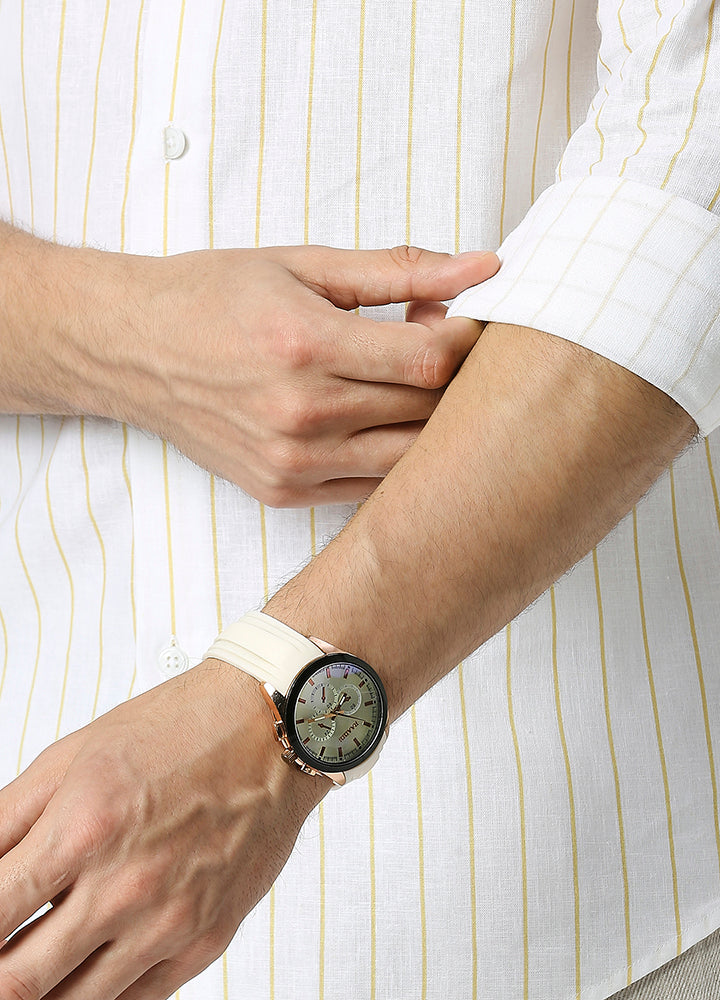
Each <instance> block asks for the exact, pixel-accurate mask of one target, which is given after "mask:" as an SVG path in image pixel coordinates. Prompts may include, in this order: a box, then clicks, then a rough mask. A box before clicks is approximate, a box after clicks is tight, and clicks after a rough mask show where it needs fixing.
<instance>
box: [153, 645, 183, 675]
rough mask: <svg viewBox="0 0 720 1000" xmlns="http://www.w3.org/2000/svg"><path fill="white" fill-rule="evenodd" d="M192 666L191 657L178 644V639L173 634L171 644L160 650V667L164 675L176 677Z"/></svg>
mask: <svg viewBox="0 0 720 1000" xmlns="http://www.w3.org/2000/svg"><path fill="white" fill-rule="evenodd" d="M189 666H190V657H189V656H188V655H187V653H186V652H185V650H184V649H181V648H180V646H178V644H177V639H176V638H175V636H172V637H171V639H170V645H169V646H166V647H165V648H164V649H161V650H160V655H159V656H158V669H159V670H160V673H161V674H162V675H163V677H176V676H177V675H178V674H181V673H183V671H185V670H187V668H188V667H189Z"/></svg>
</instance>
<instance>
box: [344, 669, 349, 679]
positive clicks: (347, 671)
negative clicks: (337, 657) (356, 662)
mask: <svg viewBox="0 0 720 1000" xmlns="http://www.w3.org/2000/svg"><path fill="white" fill-rule="evenodd" d="M349 673H350V667H345V673H344V674H343V677H345V678H347V676H348V675H349Z"/></svg>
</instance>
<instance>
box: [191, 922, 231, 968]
mask: <svg viewBox="0 0 720 1000" xmlns="http://www.w3.org/2000/svg"><path fill="white" fill-rule="evenodd" d="M230 940H231V938H230V937H229V936H228V934H227V933H226V932H225V931H224V930H223V929H222V928H221V927H213V928H212V929H211V930H209V931H206V932H205V933H204V934H203V935H201V936H200V937H199V938H198V940H197V942H196V944H195V950H196V959H197V960H198V961H199V962H200V963H201V964H202V965H203V966H207V965H210V963H211V962H214V961H215V959H216V958H220V956H221V955H222V953H223V952H224V951H225V949H226V948H227V946H228V944H229V943H230Z"/></svg>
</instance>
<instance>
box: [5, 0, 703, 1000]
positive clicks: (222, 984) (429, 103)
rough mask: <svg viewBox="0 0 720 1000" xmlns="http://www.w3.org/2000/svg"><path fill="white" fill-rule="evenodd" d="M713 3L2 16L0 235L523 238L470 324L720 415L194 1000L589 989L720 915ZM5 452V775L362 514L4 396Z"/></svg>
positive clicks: (25, 7)
mask: <svg viewBox="0 0 720 1000" xmlns="http://www.w3.org/2000/svg"><path fill="white" fill-rule="evenodd" d="M598 13H599V24H598V20H597V18H596V14H598ZM719 18H720V14H718V12H717V9H716V5H715V3H714V2H712V3H709V2H694V0H685V2H684V3H682V2H680V0H657V2H655V0H624V2H620V0H617V2H615V3H612V2H605V0H603V2H601V4H600V6H599V8H598V11H596V7H595V4H594V3H591V2H589V0H575V2H574V3H573V2H571V0H555V2H554V3H551V2H538V0H508V2H507V3H479V2H476V0H443V3H442V4H438V3H434V2H430V0H253V2H250V0H107V2H106V3H105V4H97V3H92V2H90V0H66V2H61V0H25V2H24V3H22V4H18V3H12V2H9V0H5V2H3V3H1V4H0V145H1V147H2V156H1V157H0V212H1V213H2V216H3V217H4V218H5V219H7V220H9V221H13V222H14V223H15V224H16V225H20V226H23V227H25V228H27V229H29V230H32V231H34V232H35V233H37V234H39V235H42V236H44V237H47V238H49V239H56V240H58V241H59V242H63V243H69V244H82V243H86V244H90V245H93V246H97V247H100V248H104V249H108V250H122V251H125V252H128V253H135V254H164V253H168V254H170V253H178V252H181V251H185V250H191V249H199V248H210V247H216V248H218V247H232V246H240V247H253V246H260V245H267V244H295V243H303V242H313V243H325V244H332V245H337V246H345V247H380V246H392V245H396V244H399V243H404V242H410V243H414V244H417V245H421V246H427V247H430V248H432V249H437V250H445V251H450V252H456V251H461V250H467V249H478V248H493V247H496V246H500V245H501V254H502V258H503V266H502V269H501V271H500V272H499V274H498V275H497V277H496V278H493V279H492V280H491V281H490V282H487V283H486V284H485V285H483V286H481V287H479V288H478V289H476V290H473V291H471V292H468V293H467V294H465V295H463V296H460V298H459V299H458V301H457V302H456V303H455V304H454V306H453V310H454V311H455V312H457V313H464V314H466V315H472V316H477V317H480V318H482V319H499V320H503V321H506V322H514V323H521V324H527V325H530V326H538V327H539V328H540V329H543V330H547V331H548V332H550V333H552V334H554V335H558V336H562V337H566V338H570V339H573V340H577V341H578V342H579V343H583V344H584V345H585V346H587V347H589V348H591V349H592V350H594V351H599V352H600V353H603V354H606V355H607V356H608V357H610V358H613V359H614V360H616V361H619V362H620V363H622V364H624V365H626V366H628V367H631V368H633V369H634V370H635V371H638V372H639V373H640V374H641V375H642V376H643V377H644V378H647V379H649V380H650V381H652V382H654V383H655V384H657V385H659V386H661V387H662V388H663V389H665V390H666V391H668V392H669V393H670V394H671V395H673V396H675V398H677V399H678V400H679V401H680V402H681V404H682V405H683V406H685V407H687V409H688V410H689V411H690V412H691V414H692V415H693V416H694V417H695V419H696V420H697V422H698V424H699V426H700V428H701V430H702V431H703V432H704V433H705V434H707V435H708V436H707V437H705V438H704V439H703V440H701V441H700V442H699V443H698V444H697V445H696V446H694V447H693V448H691V449H690V450H688V451H687V452H686V453H685V454H684V455H683V456H682V457H681V458H680V459H679V460H678V461H677V462H676V463H675V464H674V466H673V468H672V469H671V470H670V471H669V472H668V473H667V474H666V475H665V476H663V477H662V478H661V480H660V481H659V482H658V483H657V485H656V486H655V487H654V488H653V489H652V490H651V492H650V493H649V495H648V496H647V497H646V498H645V499H644V500H643V501H642V502H641V503H640V504H638V506H637V508H636V510H635V511H633V513H632V514H631V515H630V516H629V517H628V518H626V519H625V520H624V521H623V522H622V523H621V524H620V525H619V526H618V527H617V528H616V530H615V531H613V532H612V533H611V535H610V536H609V537H608V538H607V539H606V540H605V541H604V542H603V543H602V544H601V545H600V546H598V548H597V550H595V551H594V552H592V553H591V554H590V555H589V556H588V557H587V558H585V559H584V560H583V561H582V562H580V563H579V564H578V565H577V566H576V567H575V569H574V570H573V571H572V572H571V573H570V574H568V575H567V576H566V577H565V578H563V579H562V580H561V581H559V582H558V583H557V584H556V585H555V586H554V587H553V588H551V589H550V590H549V591H548V592H547V593H546V594H545V595H543V596H542V597H541V598H540V599H539V600H538V601H537V602H536V603H535V604H534V605H533V606H532V608H530V609H529V610H528V611H526V612H525V613H524V614H523V615H521V616H520V617H519V618H518V619H517V620H516V621H514V622H512V623H511V624H510V625H509V626H508V627H507V629H505V630H503V631H502V632H501V633H500V634H498V635H497V636H495V638H494V639H492V640H491V641H489V642H488V643H486V645H485V646H484V647H483V648H482V649H481V650H480V651H479V652H478V653H476V654H475V655H474V656H472V657H471V658H469V659H468V660H467V661H466V662H465V663H464V664H463V665H462V666H461V667H460V668H459V669H457V670H455V671H454V672H453V673H452V674H451V675H449V676H448V677H447V678H446V679H445V680H444V681H443V682H442V683H440V684H439V685H438V686H437V687H436V688H435V689H434V691H433V693H432V695H431V696H430V698H425V699H422V700H421V701H420V702H419V703H418V704H417V705H416V707H415V708H414V709H413V710H412V711H411V712H409V713H408V714H407V715H406V716H405V717H404V718H403V719H402V720H401V721H400V722H399V723H398V724H397V725H395V726H394V727H393V731H392V733H391V735H390V739H389V741H388V743H387V746H386V748H385V751H384V753H383V756H382V758H381V760H380V763H379V764H378V766H377V767H376V768H375V769H374V771H373V772H372V773H371V775H370V776H369V777H368V779H363V780H362V781H360V782H357V783H356V784H355V785H353V786H350V787H349V788H347V789H343V790H342V792H339V793H337V794H333V795H332V796H330V797H329V798H327V799H326V800H325V802H324V803H323V805H322V806H321V808H320V809H319V810H317V811H316V812H315V813H314V814H313V815H312V816H311V818H310V819H309V820H308V822H307V824H306V826H305V828H304V830H303V833H302V835H301V837H300V841H299V843H298V845H297V848H296V850H295V852H294V853H293V856H292V858H291V859H290V862H289V863H288V865H287V867H286V868H285V870H284V872H283V873H282V875H281V876H280V878H279V880H278V882H277V884H276V886H275V887H274V889H273V890H272V892H271V893H270V894H269V896H268V897H266V898H265V899H264V900H263V901H262V902H261V903H260V904H259V905H258V907H257V908H256V909H255V911H254V912H253V913H252V914H251V915H250V916H249V917H248V918H247V919H246V921H245V922H244V924H243V926H242V928H241V930H240V932H239V934H238V935H237V937H236V939H235V940H234V941H233V943H232V945H231V946H230V948H229V949H228V952H227V953H226V955H225V956H224V957H223V958H222V959H221V960H219V961H218V962H216V963H215V964H214V965H213V966H211V967H210V968H209V969H208V970H206V972H204V973H203V974H202V975H201V976H200V977H199V978H198V979H197V980H195V981H194V982H193V983H191V984H188V985H187V986H186V987H184V988H183V989H182V990H181V991H180V996H181V997H182V1000H195V998H203V1000H208V998H210V1000H215V998H217V1000H220V998H222V997H231V998H239V997H251V998H252V1000H265V998H267V1000H272V998H275V997H284V998H286V1000H309V998H313V997H317V998H318V1000H321V998H323V1000H339V998H340V997H345V996H352V997H353V998H356V1000H375V998H377V1000H380V998H392V997H407V998H423V1000H424V998H427V1000H436V998H441V997H442V998H445V997H448V996H454V997H467V998H470V997H481V996H482V997H492V998H493V1000H526V998H527V1000H573V998H583V1000H601V998H605V997H607V996H609V995H610V994H612V993H613V992H615V991H617V990H619V989H621V988H622V987H624V986H626V985H627V984H628V983H630V982H631V981H633V980H636V979H638V978H640V977H642V976H644V975H645V974H646V973H649V972H650V971H651V970H653V969H655V968H657V967H659V966H660V965H661V964H663V963H664V962H666V961H667V960H668V959H670V958H672V957H673V956H674V955H676V954H678V953H679V952H681V951H683V950H684V949H686V948H688V947H690V946H691V945H693V944H694V943H696V942H697V941H699V940H700V939H701V938H703V937H705V936H706V935H707V934H709V933H710V932H711V931H713V930H714V929H715V928H716V927H718V926H720V834H719V830H720V824H719V822H718V793H717V769H716V756H717V748H718V746H720V708H719V706H720V672H719V670H718V658H719V656H720V624H719V619H720V616H719V615H718V567H719V566H720V504H719V502H718V487H717V470H718V468H720V438H718V434H717V432H715V431H714V430H713V429H714V427H715V426H716V425H717V423H718V422H719V421H720V417H719V416H718V407H719V406H720V393H718V386H719V385H720V379H719V377H718V375H719V372H720V367H719V365H718V321H717V316H718V310H719V309H720V301H719V300H718V281H717V275H718V273H719V271H718V245H719V244H718V219H717V210H718V191H719V190H720V166H719V160H718V153H717V135H718V134H719V132H718V126H719V125H720V122H719V121H718V116H719V114H720V101H718V96H719V95H718V80H720V72H719V70H720V67H719V66H718V61H719V60H720V23H718V22H719ZM601 29H602V30H601ZM169 124H170V125H172V127H174V128H176V129H179V130H180V131H181V132H182V135H183V138H184V140H185V150H184V152H183V154H182V155H181V156H179V157H177V158H175V159H166V158H165V146H164V141H163V137H164V131H163V130H164V129H165V127H166V126H168V125H169ZM370 314H371V315H376V316H380V317H395V318H397V317H400V316H402V309H401V307H389V308H386V309H379V310H371V311H370ZM520 389H521V387H519V390H520ZM481 446H482V443H481V442H478V447H481ZM512 460H513V456H512V454H511V453H509V454H508V462H512ZM0 470H2V473H1V475H0V567H1V570H0V779H1V780H2V781H3V782H5V781H9V780H10V779H11V778H12V777H13V776H14V775H15V774H16V773H17V771H18V770H19V769H21V768H23V767H24V766H26V765H27V764H29V763H30V761H31V760H32V759H33V758H34V756H35V755H36V754H37V753H38V752H40V751H41V750H42V749H43V748H44V747H45V746H46V745H47V744H49V743H50V742H51V741H52V740H54V739H55V738H57V737H58V736H60V735H62V734H64V733H67V732H69V731H71V730H74V729H76V728H78V727H80V726H82V725H84V724H86V723H87V722H88V721H89V720H90V719H91V718H93V717H95V716H97V715H98V714H99V713H101V712H103V711H106V710H107V709H109V708H110V707H112V706H113V705H115V704H117V703H118V702H119V701H121V700H122V699H124V698H127V697H128V696H130V695H132V694H136V693H139V692H140V691H143V690H146V689H148V688H149V687H151V686H153V685H155V684H157V683H160V682H161V681H162V680H163V679H164V678H165V677H166V676H167V664H168V660H167V658H163V656H162V652H163V650H164V649H166V648H167V647H168V646H169V645H171V642H172V640H171V637H174V641H175V643H176V646H175V648H177V649H181V650H183V651H184V652H185V653H187V655H188V656H189V658H190V662H191V663H193V662H197V661H198V660H199V658H200V657H201V656H202V653H203V651H204V650H205V649H207V647H208V646H209V645H210V643H211V642H212V640H213V638H214V637H215V635H216V634H217V632H218V631H219V630H220V629H221V628H222V626H223V625H224V624H229V623H230V622H231V621H233V620H234V619H235V618H238V617H239V616H240V615H241V614H242V613H244V612H245V611H246V610H248V609H250V608H253V607H255V608H257V607H260V606H261V605H262V603H263V601H264V600H265V598H266V597H267V596H268V595H269V594H270V593H272V592H273V591H274V590H275V589H276V588H277V587H278V586H279V585H280V584H281V583H282V582H283V581H285V580H286V579H287V578H288V577H289V576H291V575H292V574H293V573H295V572H296V571H297V570H298V569H299V568H300V567H301V566H302V565H303V564H304V563H305V562H306V561H307V560H308V559H309V558H310V557H311V555H312V554H313V552H315V551H317V550H318V549H319V548H320V546H322V545H323V544H324V542H325V541H326V540H327V539H329V538H330V537H332V536H333V535H334V534H335V533H336V532H337V531H338V530H339V529H340V528H341V527H342V525H343V524H344V522H345V521H346V519H347V518H348V516H350V515H351V513H352V510H353V508H352V507H349V506H343V507H326V508H316V509H313V510H299V511H297V510H296V511H279V510H269V509H266V508H264V507H263V506H262V505H260V504H259V503H257V502H255V501H254V500H252V499H250V498H248V497H247V496H245V495H244V494H243V493H242V492H241V491H240V490H238V489H236V488H235V487H233V486H232V485H230V484H228V483H226V482H223V481H220V480H217V479H214V478H213V477H211V476H209V475H207V474H206V473H204V472H203V471H201V470H199V469H198V468H196V467H195V466H194V465H192V463H190V462H189V461H188V460H186V459H185V458H183V457H182V456H180V455H178V454H177V453H176V452H174V451H173V449H172V448H169V447H168V446H166V445H165V444H164V443H163V442H162V441H159V440H157V439H155V438H153V437H152V436H150V435H148V434H145V433H143V432H140V431H138V430H135V429H134V428H131V427H126V426H121V425H119V424H115V423H113V422H111V421H104V420H98V419H91V418H65V419H59V418H53V417H21V418H17V417H14V416H4V417H2V418H0ZM478 544H482V539H478ZM326 638H327V639H328V640H329V641H332V636H328V637H326Z"/></svg>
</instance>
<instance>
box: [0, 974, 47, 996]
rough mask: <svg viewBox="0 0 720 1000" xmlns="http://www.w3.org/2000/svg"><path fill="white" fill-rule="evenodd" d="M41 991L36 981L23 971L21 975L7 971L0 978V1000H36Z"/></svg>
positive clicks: (41, 993)
mask: <svg viewBox="0 0 720 1000" xmlns="http://www.w3.org/2000/svg"><path fill="white" fill-rule="evenodd" d="M42 995H43V991H42V989H41V986H40V983H39V982H38V980H37V979H36V978H35V977H34V976H33V975H32V973H30V972H29V971H27V970H25V971H23V972H22V973H19V972H14V971H13V970H12V969H7V970H6V971H5V972H3V973H2V975H1V976H0V997H2V1000H36V998H38V997H41V996H42Z"/></svg>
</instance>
